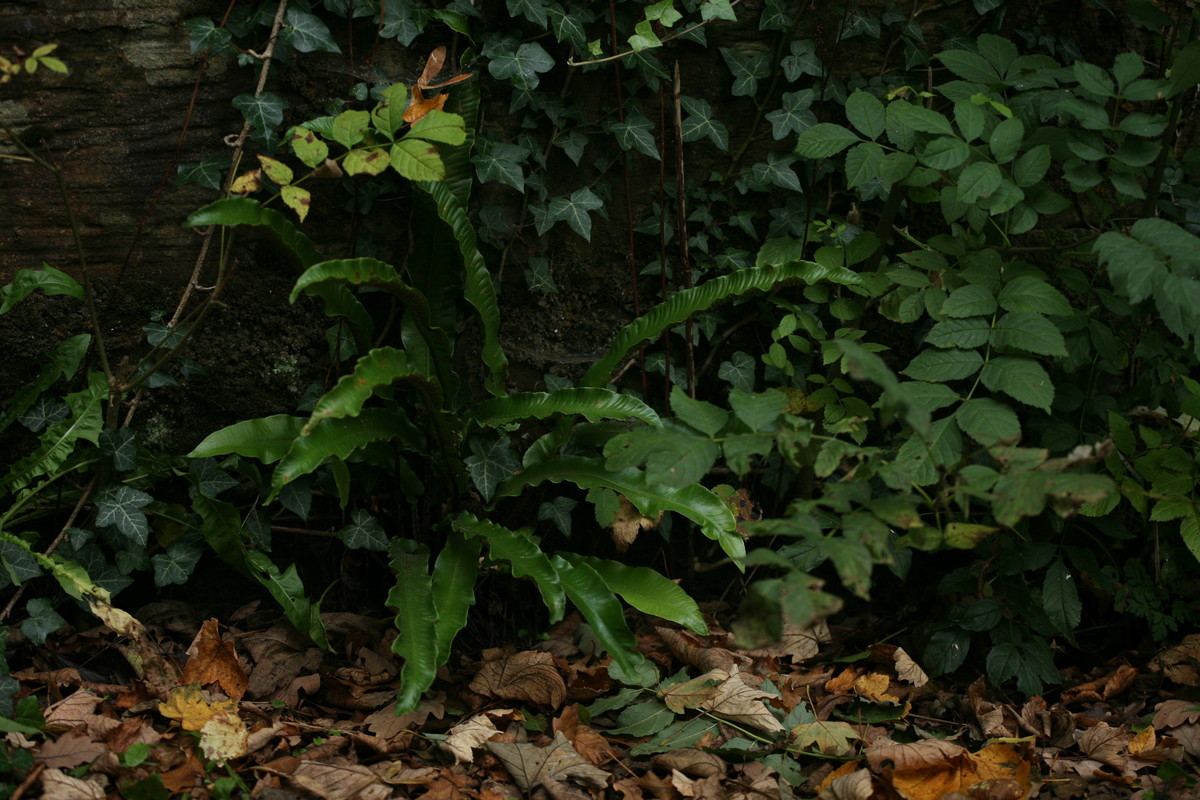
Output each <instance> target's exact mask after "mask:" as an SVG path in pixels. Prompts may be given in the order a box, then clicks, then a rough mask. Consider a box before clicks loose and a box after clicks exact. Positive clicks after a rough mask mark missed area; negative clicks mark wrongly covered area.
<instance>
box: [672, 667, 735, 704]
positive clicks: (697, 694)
mask: <svg viewBox="0 0 1200 800" xmlns="http://www.w3.org/2000/svg"><path fill="white" fill-rule="evenodd" d="M728 677H729V673H728V672H726V671H725V670H713V671H711V672H706V673H704V674H703V675H701V676H700V677H698V678H692V679H691V680H688V681H684V682H683V683H676V684H672V685H671V686H668V687H666V688H665V689H662V690H660V691H659V696H660V697H661V698H662V701H663V703H664V704H666V706H667V708H669V709H671V710H672V711H673V712H675V713H676V714H682V713H683V712H684V711H686V710H687V709H689V708H700V707H701V706H703V705H704V704H705V703H706V702H708V701H709V700H711V699H712V697H713V695H714V694H716V691H717V685H718V684H719V683H720V682H721V681H723V680H725V679H727V678H728Z"/></svg>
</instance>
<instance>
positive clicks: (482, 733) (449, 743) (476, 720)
mask: <svg viewBox="0 0 1200 800" xmlns="http://www.w3.org/2000/svg"><path fill="white" fill-rule="evenodd" d="M500 711H508V709H500ZM491 713H493V714H495V713H497V712H496V711H493V712H491ZM499 732H500V731H498V730H496V723H494V722H492V720H491V717H489V716H488V715H487V714H479V715H477V716H474V717H471V718H470V719H468V720H466V721H465V722H460V723H458V724H457V725H455V726H454V727H452V728H451V729H450V734H449V735H448V736H447V737H446V738H445V739H444V740H443V741H442V742H441V743H440V744H439V746H440V747H441V748H442V749H443V750H446V751H447V752H449V753H450V755H452V756H454V758H455V760H456V761H458V762H460V763H462V764H469V763H471V762H472V761H474V760H475V753H474V752H473V751H474V749H475V748H476V747H482V746H483V743H484V742H486V741H487V740H488V739H490V738H492V737H493V736H495V735H496V734H497V733H499Z"/></svg>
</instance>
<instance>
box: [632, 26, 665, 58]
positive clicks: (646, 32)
mask: <svg viewBox="0 0 1200 800" xmlns="http://www.w3.org/2000/svg"><path fill="white" fill-rule="evenodd" d="M654 47H662V40H661V39H659V38H658V34H656V33H655V32H654V26H653V25H652V24H651V23H650V20H648V19H644V20H642V21H641V22H639V23H638V24H637V25H635V26H634V28H633V36H630V37H629V48H630V49H631V50H635V51H637V50H649V49H651V48H654Z"/></svg>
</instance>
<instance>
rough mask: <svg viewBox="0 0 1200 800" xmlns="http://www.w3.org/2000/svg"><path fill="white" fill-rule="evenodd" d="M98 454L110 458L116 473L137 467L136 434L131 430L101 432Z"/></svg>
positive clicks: (118, 429)
mask: <svg viewBox="0 0 1200 800" xmlns="http://www.w3.org/2000/svg"><path fill="white" fill-rule="evenodd" d="M100 452H102V453H104V455H106V456H110V457H111V458H112V460H113V468H114V469H116V470H117V471H118V472H128V471H129V470H131V469H133V468H134V467H136V466H137V452H138V448H137V432H136V431H134V430H132V429H131V428H117V429H116V430H107V431H101V432H100Z"/></svg>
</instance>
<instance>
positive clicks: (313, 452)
mask: <svg viewBox="0 0 1200 800" xmlns="http://www.w3.org/2000/svg"><path fill="white" fill-rule="evenodd" d="M385 439H394V440H397V441H399V442H400V443H402V444H405V445H406V446H407V447H409V449H414V450H424V437H423V436H422V434H421V432H420V431H419V430H417V428H416V426H414V425H413V424H412V422H410V421H409V419H408V415H406V414H405V413H404V412H403V411H400V410H398V409H392V408H369V409H367V410H366V411H363V412H362V413H361V414H360V415H359V416H358V417H356V418H353V419H329V420H324V421H322V422H320V423H318V424H317V425H315V426H314V427H313V429H312V431H311V432H310V433H309V434H308V435H307V436H297V437H296V438H295V439H293V440H292V444H291V446H290V447H288V451H287V453H286V454H285V455H284V456H283V458H282V460H280V462H279V466H278V467H276V468H275V474H274V476H272V478H271V494H270V496H269V497H268V498H267V500H266V502H268V503H269V502H271V501H272V500H274V499H275V497H276V496H277V495H278V494H279V490H280V489H282V488H283V487H284V484H286V483H288V482H290V481H293V480H295V479H296V478H299V477H300V476H301V475H307V474H308V473H310V472H312V471H313V470H314V469H316V468H317V467H319V466H321V465H322V464H323V463H325V460H326V459H327V458H330V457H332V456H337V457H338V458H340V459H343V460H344V459H346V458H348V457H349V456H350V454H351V453H353V452H354V451H355V450H358V449H359V448H360V447H365V446H366V445H368V444H370V443H371V442H378V441H383V440H385Z"/></svg>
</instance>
